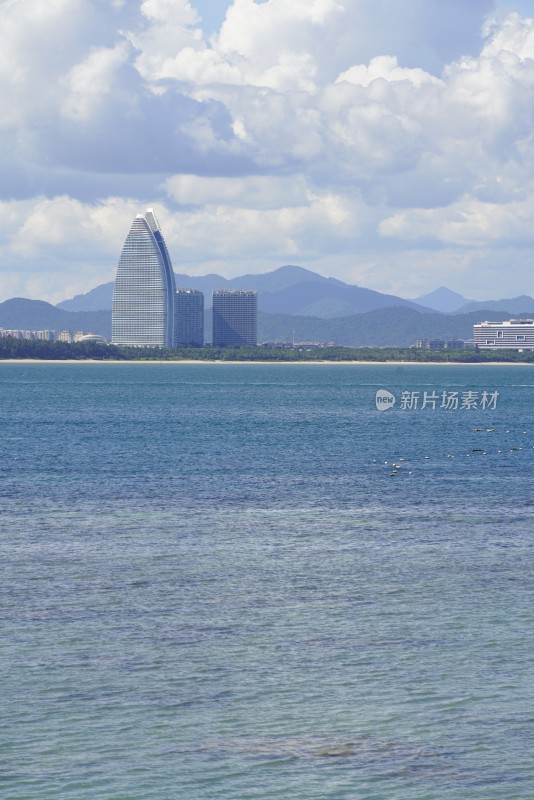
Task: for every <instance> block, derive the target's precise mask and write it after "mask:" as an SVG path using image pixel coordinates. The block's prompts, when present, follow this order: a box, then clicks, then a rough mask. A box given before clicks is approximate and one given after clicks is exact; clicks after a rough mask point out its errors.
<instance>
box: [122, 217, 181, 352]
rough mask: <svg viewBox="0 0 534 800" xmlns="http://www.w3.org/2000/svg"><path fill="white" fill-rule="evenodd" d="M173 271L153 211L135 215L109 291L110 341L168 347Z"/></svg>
mask: <svg viewBox="0 0 534 800" xmlns="http://www.w3.org/2000/svg"><path fill="white" fill-rule="evenodd" d="M174 294H175V285H174V272H173V270H172V264H171V259H170V256H169V253H168V250H167V246H166V244H165V240H164V238H163V235H162V233H161V229H160V227H159V224H158V221H157V219H156V217H155V215H154V211H153V210H152V209H151V208H149V209H148V210H147V212H146V214H145V215H144V216H143V215H142V214H138V215H137V217H136V218H135V219H134V221H133V222H132V225H131V227H130V231H129V233H128V236H127V237H126V241H125V242H124V247H123V248H122V253H121V257H120V259H119V265H118V267H117V277H116V279H115V288H114V290H113V311H112V342H113V344H118V345H123V346H130V347H172V345H173V341H174Z"/></svg>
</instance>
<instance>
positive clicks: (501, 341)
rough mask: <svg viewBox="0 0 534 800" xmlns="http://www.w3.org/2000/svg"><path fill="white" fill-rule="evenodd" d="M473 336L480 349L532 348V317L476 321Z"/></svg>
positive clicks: (533, 330) (533, 328)
mask: <svg viewBox="0 0 534 800" xmlns="http://www.w3.org/2000/svg"><path fill="white" fill-rule="evenodd" d="M473 338H474V340H475V342H474V343H475V345H476V346H477V347H479V348H480V350H534V319H509V320H506V321H505V322H478V323H476V324H475V325H473Z"/></svg>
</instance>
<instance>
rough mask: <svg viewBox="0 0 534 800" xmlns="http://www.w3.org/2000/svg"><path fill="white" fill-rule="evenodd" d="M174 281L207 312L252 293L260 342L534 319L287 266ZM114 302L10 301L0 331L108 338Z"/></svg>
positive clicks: (405, 340)
mask: <svg viewBox="0 0 534 800" xmlns="http://www.w3.org/2000/svg"><path fill="white" fill-rule="evenodd" d="M175 277H176V285H177V287H183V288H196V289H200V290H202V291H203V292H204V293H205V298H206V307H209V303H210V301H211V292H212V291H213V289H255V290H256V291H257V292H258V306H259V311H258V340H259V341H260V342H261V341H271V342H276V341H292V340H293V339H294V340H296V341H319V342H329V341H331V342H336V343H337V344H345V345H351V346H358V345H370V346H372V345H376V346H388V345H389V346H399V347H407V346H409V345H411V344H414V343H415V341H416V340H417V339H419V338H427V339H446V340H447V339H457V338H460V339H470V338H471V337H472V332H473V324H474V323H475V322H480V321H482V320H486V319H487V320H499V319H502V318H506V317H510V316H529V315H532V314H533V313H534V299H533V298H532V297H528V296H526V295H523V296H521V297H516V298H511V299H509V300H488V301H485V302H476V301H472V300H468V299H467V298H465V297H463V296H462V295H460V294H458V293H457V292H452V291H451V290H450V289H447V288H446V287H444V286H442V287H440V288H439V289H436V291H434V292H431V293H430V294H426V295H422V296H420V297H417V298H415V299H414V300H407V299H405V298H402V297H396V296H395V295H389V294H382V293H381V292H376V291H373V290H371V289H365V288H363V287H360V286H354V285H351V284H347V283H344V282H343V281H340V280H337V279H336V278H325V277H324V276H322V275H319V274H318V273H315V272H312V271H311V270H307V269H304V268H303V267H298V266H292V265H289V266H285V267H280V268H279V269H276V270H274V271H272V272H268V273H265V274H262V275H243V276H241V277H237V278H232V279H227V278H223V277H222V276H220V275H204V276H200V277H199V276H190V275H183V274H176V276H175ZM112 297H113V283H105V284H101V285H100V286H97V287H96V288H95V289H92V290H91V291H90V292H87V293H86V294H80V295H77V296H76V297H73V298H71V299H69V300H65V301H63V302H61V303H58V305H57V306H53V305H51V304H50V303H46V302H44V301H41V300H27V299H24V298H13V299H11V300H6V301H5V302H4V303H0V327H4V328H8V329H9V328H22V329H32V330H40V329H52V330H56V331H60V330H64V329H67V330H71V331H78V330H80V331H86V332H88V331H91V332H94V333H100V334H102V335H103V336H105V337H106V338H108V339H109V338H111V305H112ZM205 335H206V341H211V314H209V313H207V314H206V330H205Z"/></svg>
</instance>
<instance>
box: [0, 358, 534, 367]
mask: <svg viewBox="0 0 534 800" xmlns="http://www.w3.org/2000/svg"><path fill="white" fill-rule="evenodd" d="M0 364H114V365H117V364H154V365H157V366H162V365H172V366H180V365H182V364H187V365H189V364H219V365H221V366H223V365H227V364H233V365H236V364H245V365H249V366H250V365H252V364H268V365H272V364H279V365H281V366H287V365H290V366H291V365H308V364H313V365H317V366H324V365H330V364H332V365H340V366H345V367H347V366H352V365H353V366H365V365H367V366H375V367H376V366H381V365H382V366H398V367H402V366H404V367H406V366H421V367H427V366H434V367H448V366H450V367H481V366H485V367H533V366H534V363H530V362H527V361H328V360H323V361H319V360H317V361H312V360H310V361H259V360H258V361H230V360H228V361H227V360H225V361H222V360H215V359H212V360H208V359H206V360H204V359H183V360H180V361H157V360H155V359H154V360H151V361H141V360H139V361H133V360H132V361H119V360H112V359H109V360H108V359H106V360H102V359H91V358H84V359H81V358H78V359H76V358H64V359H61V358H57V359H52V358H2V359H0Z"/></svg>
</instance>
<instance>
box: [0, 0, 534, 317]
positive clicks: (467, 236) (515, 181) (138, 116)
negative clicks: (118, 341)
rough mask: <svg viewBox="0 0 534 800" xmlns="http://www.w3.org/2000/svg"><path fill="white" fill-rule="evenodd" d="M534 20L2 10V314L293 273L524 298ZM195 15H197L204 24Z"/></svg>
mask: <svg viewBox="0 0 534 800" xmlns="http://www.w3.org/2000/svg"><path fill="white" fill-rule="evenodd" d="M533 17H534V0H528V2H527V0H516V1H515V2H514V0H501V2H500V3H499V4H498V5H496V4H495V3H494V2H493V1H492V0H469V2H466V0H447V2H446V3H445V2H443V0H425V2H424V3H422V2H421V0H292V2H291V3H289V2H287V0H265V2H263V3H259V2H254V0H233V2H231V3H229V2H226V0H197V2H196V3H195V2H189V1H188V0H50V2H48V3H46V4H44V3H42V0H0V36H1V37H2V42H3V48H2V51H1V52H0V81H1V82H2V91H1V93H0V98H1V101H0V102H1V103H2V106H3V108H2V113H1V114H0V137H1V139H2V142H1V144H2V147H1V148H0V162H1V170H2V181H1V182H0V202H1V204H2V214H1V215H0V251H1V252H0V256H1V261H0V263H1V264H2V267H1V269H0V300H4V299H7V298H9V297H13V296H26V297H35V298H42V299H47V300H50V301H52V302H57V301H59V300H61V299H64V298H65V297H68V296H71V295H72V294H74V293H78V292H83V291H87V290H88V289H90V288H92V287H94V286H95V285H97V284H99V283H102V282H105V281H109V280H112V279H113V277H114V274H115V269H116V264H117V260H118V257H119V254H120V249H121V246H122V243H123V240H124V238H125V236H126V233H127V230H128V227H129V224H130V221H131V219H132V218H133V216H135V214H137V213H139V212H140V211H143V209H144V208H145V207H147V206H154V207H155V208H156V210H157V213H158V216H159V218H160V221H161V223H162V227H163V230H164V233H165V236H166V239H167V241H168V244H169V249H170V252H171V256H172V259H173V262H174V266H175V269H176V271H178V272H187V273H189V274H198V275H201V274H205V273H207V272H218V273H220V274H223V275H225V276H228V277H230V276H233V275H238V274H244V273H247V272H264V271H266V270H269V269H274V268H276V267H278V266H280V265H282V264H288V263H293V264H301V265H302V266H306V267H308V268H310V269H314V270H317V271H318V272H321V273H322V274H325V275H332V276H334V277H338V278H341V279H343V280H346V281H349V282H352V283H357V284H359V285H363V286H368V287H370V288H373V289H377V290H380V291H386V292H393V293H396V294H401V295H403V296H406V297H414V296H416V295H418V294H421V293H424V292H427V291H430V290H432V289H434V288H436V287H437V286H439V285H442V284H445V285H447V286H449V287H450V288H452V289H455V290H456V291H460V292H462V293H463V294H465V295H466V296H469V297H473V298H477V299H484V298H491V297H505V296H511V295H518V294H523V293H526V294H534V270H532V262H533V256H534V252H533V248H534V19H533ZM201 18H202V19H201Z"/></svg>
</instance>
